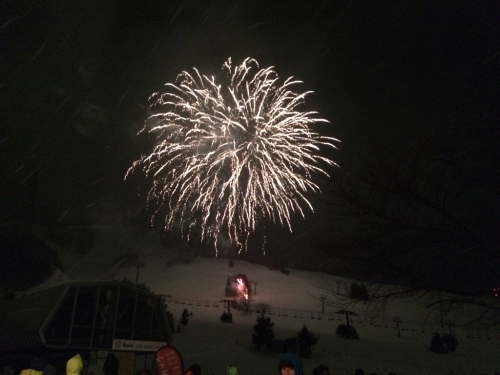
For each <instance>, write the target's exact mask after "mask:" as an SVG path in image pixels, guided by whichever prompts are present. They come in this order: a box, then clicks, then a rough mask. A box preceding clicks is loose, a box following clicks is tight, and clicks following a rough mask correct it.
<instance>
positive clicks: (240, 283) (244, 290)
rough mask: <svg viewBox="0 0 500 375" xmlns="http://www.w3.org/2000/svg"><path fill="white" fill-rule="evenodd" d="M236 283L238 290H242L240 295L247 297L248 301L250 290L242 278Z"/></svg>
mask: <svg viewBox="0 0 500 375" xmlns="http://www.w3.org/2000/svg"><path fill="white" fill-rule="evenodd" d="M236 281H238V289H239V290H240V293H241V294H242V295H243V297H245V299H248V289H247V286H246V285H245V282H244V281H243V279H241V278H238V279H236Z"/></svg>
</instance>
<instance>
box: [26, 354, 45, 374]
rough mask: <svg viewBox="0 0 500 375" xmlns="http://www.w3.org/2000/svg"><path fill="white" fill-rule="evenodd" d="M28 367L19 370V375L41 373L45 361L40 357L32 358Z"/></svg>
mask: <svg viewBox="0 0 500 375" xmlns="http://www.w3.org/2000/svg"><path fill="white" fill-rule="evenodd" d="M30 366H31V367H30V368H26V369H24V370H22V371H21V373H20V375H43V369H44V367H45V361H44V360H43V359H41V358H36V357H35V358H33V359H32V360H31V363H30Z"/></svg>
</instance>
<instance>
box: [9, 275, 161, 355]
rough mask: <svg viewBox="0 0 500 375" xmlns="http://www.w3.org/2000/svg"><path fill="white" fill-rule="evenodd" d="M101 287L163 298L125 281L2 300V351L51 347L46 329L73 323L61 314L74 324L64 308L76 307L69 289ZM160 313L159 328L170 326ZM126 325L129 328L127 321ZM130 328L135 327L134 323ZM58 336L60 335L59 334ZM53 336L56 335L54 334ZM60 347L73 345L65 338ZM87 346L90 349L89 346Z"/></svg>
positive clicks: (68, 286) (64, 287) (62, 287)
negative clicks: (63, 319)
mask: <svg viewBox="0 0 500 375" xmlns="http://www.w3.org/2000/svg"><path fill="white" fill-rule="evenodd" d="M100 287H104V288H107V289H108V290H109V288H111V289H113V290H118V293H116V295H117V296H119V295H120V292H119V290H120V289H121V290H123V288H124V289H126V290H128V291H129V292H128V294H126V295H128V296H131V295H132V296H134V295H144V297H143V298H154V299H158V300H159V299H161V297H160V296H157V295H154V294H153V293H150V292H147V291H144V290H142V289H139V288H137V287H135V286H134V285H130V284H128V283H123V282H117V281H110V282H95V283H68V284H64V285H60V286H57V287H53V288H50V289H47V290H44V291H40V292H36V293H32V294H28V295H25V296H23V297H19V298H17V299H12V300H0V352H2V351H17V350H22V349H34V348H40V347H50V346H54V345H51V343H50V342H46V340H45V333H46V332H44V331H46V330H47V327H48V326H50V325H51V324H52V326H57V327H61V324H63V325H64V324H69V325H72V324H73V323H64V322H62V321H60V320H58V317H59V319H60V317H61V314H63V315H65V316H66V317H68V320H67V322H72V318H71V317H70V315H71V313H70V312H68V311H67V310H65V309H64V306H66V307H67V305H68V304H69V305H70V306H73V302H72V299H74V298H75V297H74V295H75V292H73V293H69V292H70V290H72V291H75V290H76V293H78V290H82V289H85V290H87V291H88V290H89V288H90V289H93V288H95V290H99V288H100ZM94 294H95V295H96V296H98V295H99V293H98V292H97V293H94ZM123 296H125V294H123ZM116 298H119V297H116ZM122 298H125V297H122ZM129 298H130V300H131V301H132V300H133V301H135V307H134V309H136V308H138V307H137V299H136V298H135V297H134V298H132V297H129ZM97 303H98V302H97ZM118 304H119V302H118V300H116V301H115V308H116V309H118V308H119V307H118ZM158 305H160V304H158ZM75 306H76V301H75ZM161 306H163V304H161ZM91 310H92V312H93V311H94V310H95V307H92V309H91ZM158 314H159V315H156V316H157V317H158V318H157V320H156V321H157V322H158V324H159V325H160V326H164V325H165V326H166V325H167V323H166V315H165V311H164V309H163V308H161V309H160V308H159V306H158ZM54 319H56V320H54ZM53 320H54V321H53ZM122 324H123V323H122ZM125 325H127V326H128V324H127V322H125ZM130 325H131V326H132V325H133V324H130ZM115 326H116V324H115ZM131 330H133V328H131ZM166 330H167V331H165V332H166V335H170V331H169V330H168V327H167V328H166ZM161 331H163V329H161ZM66 332H72V329H70V327H69V326H68V329H67V330H66ZM58 333H59V332H56V334H58ZM51 334H52V336H53V334H54V333H53V332H51ZM113 334H114V332H113ZM120 334H122V335H124V334H125V335H127V334H126V333H123V331H121V333H120ZM66 337H67V336H66ZM123 338H126V337H123ZM168 339H170V337H168ZM49 341H50V340H49ZM60 345H63V346H65V347H69V345H70V344H69V343H68V339H67V338H66V339H64V340H63V341H62V342H60V344H58V345H57V346H59V347H60ZM74 345H77V344H71V346H74ZM89 345H91V344H89ZM85 346H87V347H88V345H85ZM105 346H108V344H105Z"/></svg>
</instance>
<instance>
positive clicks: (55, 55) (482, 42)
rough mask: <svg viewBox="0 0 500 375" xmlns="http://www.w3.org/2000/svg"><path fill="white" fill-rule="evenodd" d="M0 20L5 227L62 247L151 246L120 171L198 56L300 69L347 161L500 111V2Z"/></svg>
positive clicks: (205, 8)
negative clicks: (151, 102)
mask: <svg viewBox="0 0 500 375" xmlns="http://www.w3.org/2000/svg"><path fill="white" fill-rule="evenodd" d="M0 24H1V25H0V48H1V60H0V73H1V74H0V79H1V82H0V95H1V102H0V106H1V107H0V113H1V119H2V120H1V127H0V152H1V159H0V165H1V169H0V173H1V174H0V194H1V195H0V198H1V201H0V214H1V223H2V228H3V230H8V229H9V230H10V229H16V230H26V228H29V230H31V231H33V232H34V233H36V234H37V236H41V237H47V238H51V239H53V240H57V241H58V242H59V243H60V244H61V246H76V247H78V246H80V245H78V244H76V245H75V241H76V242H78V241H80V242H82V241H83V242H85V241H86V240H87V241H91V242H92V241H93V244H99V243H102V241H108V242H109V246H111V247H113V246H114V247H120V248H122V249H123V248H126V247H127V246H129V247H130V248H131V249H132V248H133V246H135V245H131V244H130V243H131V242H134V241H136V242H141V236H143V235H144V233H146V232H145V229H143V228H145V227H147V221H148V220H147V217H146V216H147V215H146V214H145V208H144V200H143V197H141V196H138V194H142V195H143V194H144V191H145V190H144V189H145V188H146V187H145V186H142V187H141V186H140V183H139V184H138V181H136V180H133V181H124V176H125V173H126V171H127V169H128V167H129V166H130V164H131V163H132V162H133V161H134V160H136V159H137V158H138V157H139V156H140V155H141V153H147V152H148V151H149V147H150V145H151V142H148V140H147V139H144V138H140V137H139V138H138V137H136V133H137V131H138V130H139V129H140V128H141V127H142V124H143V122H144V120H145V119H146V117H147V116H148V113H150V112H148V97H149V96H150V95H151V94H152V93H153V92H155V91H158V90H161V88H162V86H163V84H165V83H167V82H173V81H174V80H175V78H176V76H177V74H179V73H180V72H181V71H183V70H188V71H189V70H191V69H192V67H196V68H197V69H199V70H200V72H202V73H203V74H206V75H208V76H211V75H214V76H215V77H217V76H218V75H220V74H221V66H222V64H223V63H224V62H225V61H226V60H227V58H228V57H231V58H232V59H233V61H234V62H237V63H239V62H241V61H242V60H243V59H244V58H246V57H252V58H255V59H256V60H257V61H258V62H259V64H260V66H261V68H265V67H268V66H274V67H275V70H276V72H277V73H278V75H279V76H280V77H282V78H283V79H285V78H288V77H290V76H294V77H295V78H297V79H299V80H302V81H303V82H304V83H303V84H302V85H301V86H300V90H301V91H308V90H313V91H314V94H313V95H311V96H309V97H308V98H307V100H306V109H307V110H315V111H318V112H319V115H320V117H322V118H325V119H328V120H329V121H330V122H331V124H329V125H325V124H322V125H320V126H317V127H316V128H315V130H317V131H319V132H321V133H323V134H325V135H332V136H334V137H337V138H339V139H340V140H341V142H342V143H341V144H340V145H339V149H338V151H337V152H335V153H333V154H332V155H331V157H332V158H333V159H334V160H335V161H336V162H338V164H339V165H340V168H341V169H342V170H349V169H350V168H355V165H354V161H355V160H356V157H358V156H363V153H364V148H363V145H364V144H367V143H372V144H386V143H394V144H399V143H404V142H408V141H410V142H411V140H412V137H413V135H414V134H415V133H416V132H422V131H423V132H426V131H427V130H428V129H433V128H435V127H436V126H443V125H442V124H443V123H445V122H446V121H447V122H446V123H447V124H448V125H447V126H450V128H449V129H447V133H450V134H453V133H454V129H453V125H452V124H453V121H451V120H450V119H456V118H457V117H459V116H460V114H461V113H462V111H464V109H465V110H470V111H473V112H474V111H475V112H474V113H477V116H478V117H481V116H485V117H487V118H488V121H490V122H491V121H492V120H491V118H492V117H493V118H494V119H496V120H498V119H499V118H500V117H499V111H498V104H499V102H498V100H499V93H500V89H499V82H500V10H499V5H498V2H497V1H488V0H478V1H472V0H471V1H445V0H439V1H438V0H436V1H430V0H429V1H427V0H423V1H422V0H415V1H409V0H407V1H404V0H402V1H375V0H366V1H355V0H353V1H343V0H342V1H327V0H324V1H313V0H302V1H299V0H260V1H258V0H255V1H225V0H222V1H216V0H203V1H194V0H193V1H182V0H161V1H152V0H150V1H121V0H115V1H111V0H104V1H86V0H78V1H66V0H56V1H22V0H21V1H14V0H12V1H2V2H1V4H0ZM445 120H446V121H445ZM497 123H498V122H497ZM495 130H496V129H495ZM474 131H475V129H470V132H474ZM443 133H446V132H443ZM464 137H467V133H465V134H464ZM484 137H485V140H486V139H488V140H490V141H491V139H497V138H498V134H497V133H496V132H493V133H492V132H491V129H490V131H489V132H486V133H485V134H484ZM446 142H447V139H443V143H444V144H446ZM481 145H482V143H481V142H478V146H477V147H478V148H481ZM394 157H395V158H397V157H398V155H394ZM496 172H498V170H496V171H492V178H494V179H496V181H498V176H497V175H496ZM332 173H335V171H333V172H332ZM498 193H499V191H497V192H496V200H495V202H494V204H493V207H499V206H498ZM322 210H323V209H322V208H320V209H319V211H320V214H319V216H317V217H315V216H314V215H311V214H309V215H308V220H309V221H308V220H306V222H309V223H314V220H323V218H324V216H322V215H324V212H323V211H322ZM318 218H319V219H318ZM487 220H489V222H488V223H486V225H487V226H488V227H495V228H499V226H500V222H493V221H492V220H493V219H491V217H490V216H488V218H487ZM89 228H92V229H91V230H92V233H91V234H89V230H90V229H89ZM72 230H73V232H77V233H79V234H78V236H77V237H78V238H77V239H76V240H75V239H74V238H72V236H70V235H68V234H67V233H68V232H71V231H72ZM62 233H66V234H65V236H66V237H67V238H66V239H65V240H63V239H61V238H62V237H61V236H62ZM296 233H298V235H300V233H303V232H301V229H300V227H299V229H298V231H297V232H296ZM63 237H64V236H63ZM89 237H92V238H93V239H92V240H89V239H88V238H89ZM104 237H105V238H104ZM302 238H303V237H302ZM65 241H66V242H65ZM165 241H167V243H166V245H167V246H168V245H169V244H168V238H167V240H165ZM81 246H83V245H81Z"/></svg>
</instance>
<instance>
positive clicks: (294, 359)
mask: <svg viewBox="0 0 500 375" xmlns="http://www.w3.org/2000/svg"><path fill="white" fill-rule="evenodd" d="M278 370H279V372H280V375H304V366H303V364H302V359H301V358H300V356H299V355H298V354H296V353H286V354H284V355H283V356H282V357H281V358H280V359H279V361H278Z"/></svg>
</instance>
